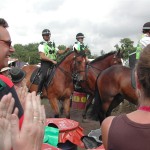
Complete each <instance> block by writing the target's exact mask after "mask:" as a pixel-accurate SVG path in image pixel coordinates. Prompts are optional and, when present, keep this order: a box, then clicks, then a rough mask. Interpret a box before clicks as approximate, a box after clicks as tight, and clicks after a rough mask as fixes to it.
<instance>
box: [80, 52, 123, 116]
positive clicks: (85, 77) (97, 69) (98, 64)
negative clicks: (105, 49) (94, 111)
mask: <svg viewBox="0 0 150 150" xmlns="http://www.w3.org/2000/svg"><path fill="white" fill-rule="evenodd" d="M122 54H123V53H122V52H121V51H120V50H119V51H116V52H109V53H107V54H105V55H103V56H100V57H98V58H96V59H95V60H93V61H91V62H90V63H89V64H87V65H86V69H85V72H81V73H80V76H82V81H81V87H82V88H83V89H84V90H85V91H86V93H89V94H90V96H89V98H88V100H87V103H86V107H85V110H84V112H83V118H84V119H86V113H87V110H88V108H89V107H90V105H91V102H92V100H93V98H94V92H95V84H96V79H97V77H98V75H99V74H100V73H101V72H102V71H103V70H105V69H106V68H108V67H110V66H112V65H116V64H120V65H121V64H122V61H121V58H122V56H123V55H122ZM80 78H81V77H80Z"/></svg>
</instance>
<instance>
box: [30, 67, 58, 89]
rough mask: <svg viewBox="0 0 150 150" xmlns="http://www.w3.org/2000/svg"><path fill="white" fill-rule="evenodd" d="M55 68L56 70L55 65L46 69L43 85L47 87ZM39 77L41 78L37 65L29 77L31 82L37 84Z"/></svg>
mask: <svg viewBox="0 0 150 150" xmlns="http://www.w3.org/2000/svg"><path fill="white" fill-rule="evenodd" d="M55 70H56V66H54V67H53V68H49V69H48V71H47V77H46V80H45V81H44V83H43V84H44V86H45V87H48V85H49V84H50V83H51V81H52V79H53V77H54V73H55ZM40 78H41V67H39V68H37V69H35V70H34V71H33V73H32V75H31V78H30V82H31V84H36V85H38V84H39V81H40Z"/></svg>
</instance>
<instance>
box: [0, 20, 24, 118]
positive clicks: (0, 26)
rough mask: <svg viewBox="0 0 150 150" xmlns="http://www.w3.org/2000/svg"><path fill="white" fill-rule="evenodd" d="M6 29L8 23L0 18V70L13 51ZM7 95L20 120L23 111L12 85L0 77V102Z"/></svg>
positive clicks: (5, 78)
mask: <svg viewBox="0 0 150 150" xmlns="http://www.w3.org/2000/svg"><path fill="white" fill-rule="evenodd" d="M7 27H8V23H7V22H6V21H5V20H4V19H3V18H0V70H1V69H2V68H4V67H7V66H8V59H9V57H10V55H11V54H12V53H13V52H14V51H15V50H14V48H13V47H12V46H11V37H10V34H9V32H8V30H7ZM8 93H11V94H12V96H13V98H14V99H15V106H14V107H17V108H18V110H19V114H18V116H19V118H20V119H21V120H22V119H23V109H22V106H21V103H20V101H19V99H18V96H17V93H16V91H15V89H14V85H13V83H12V82H11V80H10V79H9V78H8V77H6V76H4V75H0V100H1V98H2V97H3V96H4V95H6V94H8Z"/></svg>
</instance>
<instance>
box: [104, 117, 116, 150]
mask: <svg viewBox="0 0 150 150" xmlns="http://www.w3.org/2000/svg"><path fill="white" fill-rule="evenodd" d="M113 118H114V116H110V117H107V118H106V119H105V120H104V121H103V122H102V125H101V129H102V141H103V145H104V147H105V150H108V133H109V128H110V126H111V122H112V120H113Z"/></svg>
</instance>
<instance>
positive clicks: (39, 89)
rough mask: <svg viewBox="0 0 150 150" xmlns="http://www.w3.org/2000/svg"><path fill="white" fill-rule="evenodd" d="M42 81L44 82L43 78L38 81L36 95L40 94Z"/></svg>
mask: <svg viewBox="0 0 150 150" xmlns="http://www.w3.org/2000/svg"><path fill="white" fill-rule="evenodd" d="M43 83H44V79H41V80H40V82H39V85H38V90H37V95H41V94H42V89H43Z"/></svg>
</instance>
